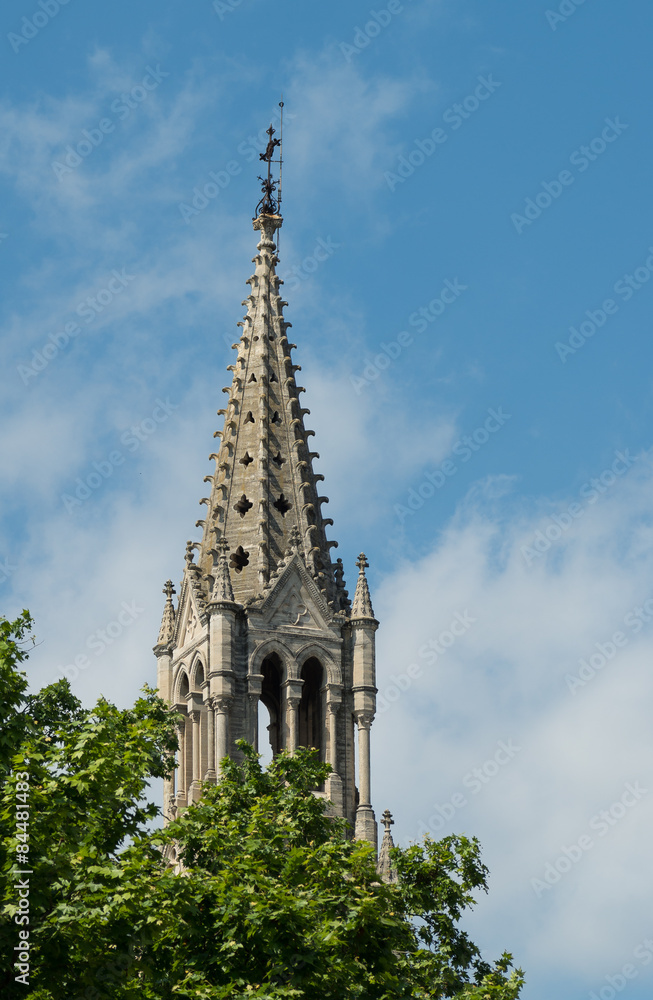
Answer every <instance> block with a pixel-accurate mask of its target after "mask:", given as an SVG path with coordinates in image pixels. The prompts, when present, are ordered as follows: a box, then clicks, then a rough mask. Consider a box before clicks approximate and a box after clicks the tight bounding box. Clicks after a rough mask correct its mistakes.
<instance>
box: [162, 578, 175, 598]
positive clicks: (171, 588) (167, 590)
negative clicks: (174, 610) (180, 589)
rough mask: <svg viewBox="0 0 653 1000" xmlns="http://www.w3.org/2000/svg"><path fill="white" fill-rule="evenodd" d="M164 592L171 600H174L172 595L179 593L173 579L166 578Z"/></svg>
mask: <svg viewBox="0 0 653 1000" xmlns="http://www.w3.org/2000/svg"><path fill="white" fill-rule="evenodd" d="M163 593H164V594H165V595H166V597H167V598H168V600H169V601H171V600H172V595H173V594H176V593H177V591H176V590H175V588H174V586H173V583H172V580H166V582H165V586H164V588H163Z"/></svg>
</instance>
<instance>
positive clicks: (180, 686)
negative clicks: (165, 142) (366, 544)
mask: <svg viewBox="0 0 653 1000" xmlns="http://www.w3.org/2000/svg"><path fill="white" fill-rule="evenodd" d="M280 131H281V130H280ZM267 135H268V140H269V141H268V145H267V148H266V150H265V152H264V153H262V154H261V161H262V162H264V163H265V165H266V167H267V170H266V173H265V176H263V177H262V178H260V180H261V184H262V197H261V199H260V201H259V203H258V205H257V207H256V215H255V218H254V219H253V220H252V225H253V228H254V231H255V232H256V233H257V236H258V243H257V248H256V249H257V252H256V255H255V256H254V258H253V263H254V273H253V274H252V276H251V277H250V278H249V280H248V282H247V283H248V284H249V286H250V290H249V295H248V296H247V298H246V299H245V301H244V302H243V305H244V306H245V307H246V314H245V316H244V318H243V320H242V321H241V322H240V323H239V324H238V325H239V326H240V327H241V328H242V332H241V336H240V339H239V340H238V342H237V343H235V344H233V348H234V350H235V352H236V356H235V359H234V362H233V364H230V365H229V366H228V371H229V372H230V373H231V379H230V384H227V385H226V386H225V387H224V389H223V392H224V393H225V394H226V397H227V399H226V402H225V403H224V405H223V407H221V408H220V409H219V410H218V414H219V415H220V416H221V417H222V418H223V424H222V427H221V428H220V429H218V430H217V431H216V432H215V435H214V436H215V437H216V438H218V439H219V448H217V447H216V450H215V451H214V452H213V454H212V455H210V459H212V460H213V461H214V462H215V468H214V470H213V472H212V473H211V474H210V475H207V476H206V477H205V482H207V483H208V484H209V487H208V489H207V490H206V495H205V496H204V497H203V498H202V500H201V501H200V503H202V504H203V505H205V508H206V513H205V514H203V515H202V519H201V520H199V521H197V527H201V528H202V529H203V532H202V539H201V541H197V542H196V541H191V542H189V543H188V545H187V547H186V565H185V568H184V575H183V580H182V583H181V588H180V593H179V604H178V607H177V610H176V612H175V609H174V607H173V604H172V592H173V591H172V584H169V585H167V589H166V595H167V597H168V600H167V602H166V607H165V609H164V616H163V623H162V626H161V633H160V638H159V644H158V645H157V646H155V654H156V657H157V665H158V666H157V676H158V685H159V691H160V692H161V696H162V697H163V698H165V700H166V702H167V703H168V704H170V705H171V706H174V708H175V711H176V712H177V713H178V717H179V730H178V736H179V751H178V755H177V761H176V768H175V772H174V776H172V775H171V776H170V777H169V778H168V779H166V786H165V801H166V803H171V802H172V803H174V805H175V810H180V809H184V808H186V807H187V806H188V805H189V804H190V803H191V802H194V801H197V799H198V798H199V796H200V795H201V791H202V785H203V783H204V782H206V781H215V780H220V773H221V772H220V765H221V761H222V760H223V759H224V757H225V756H230V757H232V758H233V759H238V757H239V753H240V751H239V749H238V747H239V741H240V740H246V741H247V742H248V743H250V744H251V745H252V746H255V747H256V746H257V745H258V738H259V732H260V733H261V736H262V738H263V739H264V740H265V736H263V732H264V729H263V727H262V726H261V727H260V726H259V723H264V722H265V720H266V718H267V719H268V720H269V725H267V726H265V728H266V729H267V734H268V736H267V738H268V740H269V744H270V748H271V750H272V752H273V753H278V752H279V751H281V750H284V749H285V750H287V751H288V752H290V753H293V752H294V751H295V750H296V749H297V748H298V747H301V746H313V747H318V748H319V750H320V754H321V758H322V759H323V760H325V761H328V763H329V764H330V766H331V772H330V774H329V776H328V778H327V780H326V781H325V784H324V795H325V796H326V797H327V798H328V799H329V801H330V802H331V806H332V808H333V810H334V814H335V815H339V816H344V817H346V818H347V820H348V822H349V824H350V825H351V828H352V831H353V835H354V836H355V837H357V838H359V839H365V840H368V841H369V842H370V843H372V844H374V845H375V847H376V843H377V824H376V818H375V815H374V810H373V808H372V801H371V771H370V729H371V726H372V722H373V720H374V714H375V710H376V668H375V632H376V629H377V627H378V624H379V623H378V622H377V621H376V619H375V618H374V612H373V610H372V603H371V600H370V593H369V588H368V586H367V580H366V578H365V567H366V566H367V560H366V559H365V556H363V555H361V557H360V558H359V561H358V567H359V570H360V574H359V578H358V584H357V587H356V596H355V599H354V607H353V608H352V606H351V602H350V598H349V594H348V591H347V589H346V584H345V576H344V566H343V563H342V561H341V560H340V559H338V560H337V561H335V562H333V561H332V560H331V548H332V547H333V546H335V545H336V544H337V543H336V542H335V541H329V540H327V537H326V528H327V525H329V524H333V522H332V521H331V519H330V518H327V517H324V516H323V515H322V505H323V504H324V503H326V502H327V500H328V497H325V496H321V495H320V492H319V488H318V487H319V483H320V482H321V481H322V480H323V479H324V477H323V476H322V475H320V474H318V473H316V472H315V471H314V469H313V460H314V459H315V458H318V457H319V456H318V454H317V452H314V451H311V449H310V444H309V438H310V437H311V436H312V434H313V431H311V430H307V429H306V425H305V422H304V420H305V417H306V415H307V414H308V413H309V410H307V409H306V408H305V407H302V406H301V403H300V396H301V393H303V392H304V389H303V387H302V386H300V385H297V381H296V373H297V372H298V371H299V370H300V367H299V365H298V364H296V363H295V362H294V359H293V353H292V352H293V351H294V350H295V345H294V344H291V343H290V342H289V340H288V330H289V328H290V323H289V322H288V321H287V320H286V319H285V317H284V312H283V310H284V307H285V306H286V305H287V303H286V302H284V300H283V298H282V295H281V285H282V281H281V279H280V278H279V276H278V275H277V273H276V267H277V264H278V262H279V256H278V245H279V241H278V234H279V231H280V229H281V226H282V223H283V219H282V217H281V211H280V205H281V190H280V188H281V183H280V181H281V178H280V176H279V179H278V180H276V179H274V178H273V175H272V167H273V165H274V167H275V171H276V169H277V168H278V170H279V175H280V171H281V146H280V141H279V140H277V139H276V138H275V130H274V129H273V128H272V126H270V128H269V130H268V133H267ZM277 155H278V159H275V157H276V156H277ZM164 640H165V642H164ZM162 643H163V644H162ZM261 713H262V715H261ZM356 740H357V742H358V753H356V748H355V742H356ZM261 749H263V748H261ZM175 810H173V809H172V808H170V807H169V806H168V809H167V813H166V817H167V819H170V818H171V817H172V816H173V815H176V812H175Z"/></svg>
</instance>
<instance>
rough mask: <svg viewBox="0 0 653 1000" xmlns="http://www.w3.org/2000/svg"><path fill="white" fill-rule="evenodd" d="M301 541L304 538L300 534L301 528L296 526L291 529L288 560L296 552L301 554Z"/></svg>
mask: <svg viewBox="0 0 653 1000" xmlns="http://www.w3.org/2000/svg"><path fill="white" fill-rule="evenodd" d="M301 541H302V536H301V535H300V534H299V528H298V527H297V525H296V524H294V525H293V526H292V528H291V529H290V534H289V535H288V548H287V549H286V557H287V558H289V557H290V556H292V555H294V554H295V553H296V552H299V548H300V545H301Z"/></svg>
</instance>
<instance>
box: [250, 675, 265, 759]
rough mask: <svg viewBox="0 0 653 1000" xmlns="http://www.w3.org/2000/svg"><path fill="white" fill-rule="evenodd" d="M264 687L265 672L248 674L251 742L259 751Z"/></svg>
mask: <svg viewBox="0 0 653 1000" xmlns="http://www.w3.org/2000/svg"><path fill="white" fill-rule="evenodd" d="M262 689H263V674H248V676H247V694H248V698H249V727H250V728H249V732H250V743H251V744H252V746H253V747H254V749H255V750H256V752H257V753H258V749H259V746H258V705H259V701H260V700H261V691H262Z"/></svg>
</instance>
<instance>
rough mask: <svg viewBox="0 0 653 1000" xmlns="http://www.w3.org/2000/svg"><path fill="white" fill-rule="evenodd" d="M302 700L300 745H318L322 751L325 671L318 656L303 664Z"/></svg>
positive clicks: (301, 674) (300, 709)
mask: <svg viewBox="0 0 653 1000" xmlns="http://www.w3.org/2000/svg"><path fill="white" fill-rule="evenodd" d="M300 677H301V679H302V680H303V681H304V683H303V685H302V700H301V701H300V703H299V734H298V736H299V745H300V746H302V747H317V749H318V750H319V751H320V753H322V751H323V749H324V747H323V739H322V728H323V727H322V715H323V713H322V693H321V691H322V683H323V677H324V671H323V669H322V664H321V663H320V661H319V660H318V659H316V657H314V656H311V658H310V659H309V660H306V663H304V665H303V666H302V669H301V673H300Z"/></svg>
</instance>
